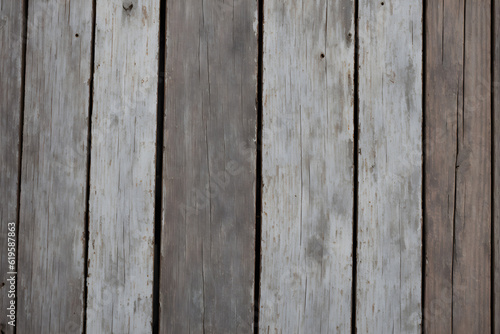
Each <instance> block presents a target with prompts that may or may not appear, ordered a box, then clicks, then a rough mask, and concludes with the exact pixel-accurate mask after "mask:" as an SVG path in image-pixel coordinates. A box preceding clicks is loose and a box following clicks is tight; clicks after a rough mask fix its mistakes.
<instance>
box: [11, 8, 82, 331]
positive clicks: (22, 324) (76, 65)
mask: <svg viewBox="0 0 500 334" xmlns="http://www.w3.org/2000/svg"><path fill="white" fill-rule="evenodd" d="M27 26H28V31H27V34H28V35H27V45H26V87H25V92H24V94H25V110H24V132H23V133H24V136H23V148H22V154H23V156H22V173H21V202H20V219H19V240H20V242H19V254H18V256H19V264H18V272H19V282H18V284H19V286H18V292H17V293H18V295H17V298H18V310H17V311H18V321H17V327H16V329H17V333H68V332H69V333H76V332H78V333H80V332H81V331H82V327H83V314H84V309H83V307H84V305H83V301H84V296H83V292H84V265H85V263H84V262H85V259H84V249H85V248H84V247H85V242H84V241H85V236H84V230H85V209H86V203H85V197H86V188H87V183H86V182H87V142H88V137H87V136H88V121H89V120H88V112H89V89H90V87H89V84H90V58H91V49H92V45H91V38H92V4H91V3H90V2H88V1H83V0H71V1H65V2H60V1H50V2H47V1H42V0H30V1H29V8H28V22H27ZM2 251H3V250H2ZM3 254H4V253H3V252H2V255H3Z"/></svg>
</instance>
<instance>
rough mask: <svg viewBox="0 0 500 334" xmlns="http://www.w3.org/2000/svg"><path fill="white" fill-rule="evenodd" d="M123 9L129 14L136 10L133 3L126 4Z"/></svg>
mask: <svg viewBox="0 0 500 334" xmlns="http://www.w3.org/2000/svg"><path fill="white" fill-rule="evenodd" d="M122 7H123V9H125V10H126V11H127V12H130V11H131V10H132V8H134V4H133V3H124V4H123V5H122Z"/></svg>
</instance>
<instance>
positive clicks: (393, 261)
mask: <svg viewBox="0 0 500 334" xmlns="http://www.w3.org/2000/svg"><path fill="white" fill-rule="evenodd" d="M422 2H423V1H422V0H418V1H414V0H398V1H396V0H388V1H382V2H380V1H377V2H374V1H368V0H360V2H359V12H358V14H359V152H358V153H359V179H358V182H359V183H358V184H359V188H358V191H359V202H358V250H357V254H358V255H357V285H356V286H357V289H356V299H357V302H356V303H357V304H356V327H357V333H417V332H420V330H421V329H420V328H421V288H422V287H421V284H422V136H421V134H422V18H423V9H422Z"/></svg>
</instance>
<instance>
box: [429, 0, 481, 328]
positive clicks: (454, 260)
mask: <svg viewBox="0 0 500 334" xmlns="http://www.w3.org/2000/svg"><path fill="white" fill-rule="evenodd" d="M490 6H491V3H490V1H444V2H442V1H429V2H428V7H427V13H426V15H427V20H426V22H427V27H426V36H427V47H428V49H427V52H426V54H427V56H426V73H427V74H426V89H427V94H426V100H425V103H426V130H425V133H426V168H425V170H426V173H427V175H426V182H425V197H426V205H425V211H426V212H425V219H426V245H427V247H426V249H427V254H426V258H427V261H426V279H425V305H424V310H425V313H424V320H425V330H426V333H451V332H452V331H454V332H455V331H456V332H458V333H487V332H489V331H490V328H491V323H490V319H491V316H490V292H491V287H490V284H491V283H490V272H491V271H490V270H491V267H490V265H491V258H490V254H491V249H490V240H491V225H490V220H491V151H490V150H491V122H490V121H491V78H490V71H491V68H490V64H491V60H490V50H491V49H490V47H491V46H490V43H491V41H490V29H491V18H490V15H491V14H490V10H491V7H490Z"/></svg>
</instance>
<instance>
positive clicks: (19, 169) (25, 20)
mask: <svg viewBox="0 0 500 334" xmlns="http://www.w3.org/2000/svg"><path fill="white" fill-rule="evenodd" d="M28 5H29V0H24V1H23V30H22V32H21V44H22V46H21V48H22V50H21V54H22V60H21V106H20V115H19V148H18V152H19V158H18V162H17V163H18V165H17V213H16V261H15V267H16V268H15V270H16V273H17V270H18V263H19V221H20V218H21V173H22V164H23V138H24V101H25V95H26V47H27V45H28ZM18 276H19V274H16V279H15V282H16V283H15V284H16V289H17V287H18V286H19V280H18ZM14 302H15V305H16V307H17V309H19V303H18V299H17V293H16V294H15V296H14ZM16 325H17V318H16ZM16 333H17V327H16V326H14V334H16Z"/></svg>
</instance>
